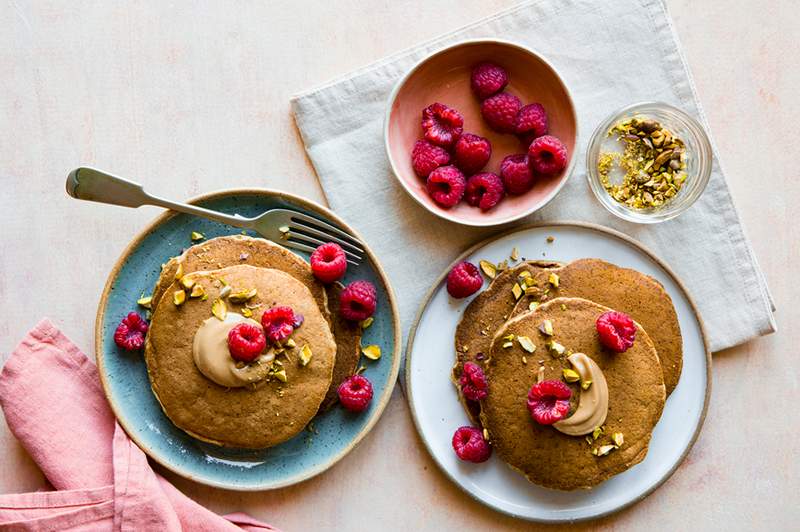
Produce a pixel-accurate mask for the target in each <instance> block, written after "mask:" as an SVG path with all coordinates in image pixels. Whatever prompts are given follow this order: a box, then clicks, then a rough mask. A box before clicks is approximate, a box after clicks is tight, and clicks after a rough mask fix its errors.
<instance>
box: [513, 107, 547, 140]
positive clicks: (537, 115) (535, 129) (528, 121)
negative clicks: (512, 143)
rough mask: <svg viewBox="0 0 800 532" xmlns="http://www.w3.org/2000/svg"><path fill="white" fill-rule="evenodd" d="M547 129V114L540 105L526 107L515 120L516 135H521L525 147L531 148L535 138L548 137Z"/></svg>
mask: <svg viewBox="0 0 800 532" xmlns="http://www.w3.org/2000/svg"><path fill="white" fill-rule="evenodd" d="M547 128H548V125H547V113H546V112H545V110H544V106H543V105H542V104H540V103H531V104H528V105H526V106H525V107H523V108H522V109H520V110H519V113H517V118H516V119H515V120H514V133H516V134H517V135H519V138H520V139H521V140H522V142H524V143H525V146H530V145H531V142H533V140H534V139H535V138H537V137H541V136H542V135H547Z"/></svg>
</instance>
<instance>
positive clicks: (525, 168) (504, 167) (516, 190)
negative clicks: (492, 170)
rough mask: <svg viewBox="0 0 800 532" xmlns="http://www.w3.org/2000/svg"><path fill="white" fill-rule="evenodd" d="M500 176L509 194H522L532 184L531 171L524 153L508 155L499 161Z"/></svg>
mask: <svg viewBox="0 0 800 532" xmlns="http://www.w3.org/2000/svg"><path fill="white" fill-rule="evenodd" d="M500 176H501V177H502V178H503V185H504V186H505V188H506V192H508V193H509V194H524V193H525V192H527V191H529V190H530V189H531V187H532V186H533V180H534V176H533V172H531V168H530V165H529V164H528V156H527V155H525V154H524V153H517V154H514V155H508V156H507V157H506V158H505V159H503V161H502V162H501V163H500Z"/></svg>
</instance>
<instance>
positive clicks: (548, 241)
mask: <svg viewBox="0 0 800 532" xmlns="http://www.w3.org/2000/svg"><path fill="white" fill-rule="evenodd" d="M545 240H546V241H547V243H548V244H552V243H553V242H555V241H556V237H554V236H548V237H547V238H546V239H545Z"/></svg>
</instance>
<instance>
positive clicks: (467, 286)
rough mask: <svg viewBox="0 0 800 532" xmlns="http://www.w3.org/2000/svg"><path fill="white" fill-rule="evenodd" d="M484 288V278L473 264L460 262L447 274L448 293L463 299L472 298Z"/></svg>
mask: <svg viewBox="0 0 800 532" xmlns="http://www.w3.org/2000/svg"><path fill="white" fill-rule="evenodd" d="M481 286H483V277H481V272H479V271H478V267H477V266H475V265H474V264H472V263H471V262H467V261H464V262H459V263H458V264H456V265H455V266H453V269H452V270H450V273H448V274H447V293H448V294H450V295H451V296H453V297H455V298H457V299H461V298H462V297H467V296H471V295H472V294H474V293H475V292H477V291H478V290H480V289H481Z"/></svg>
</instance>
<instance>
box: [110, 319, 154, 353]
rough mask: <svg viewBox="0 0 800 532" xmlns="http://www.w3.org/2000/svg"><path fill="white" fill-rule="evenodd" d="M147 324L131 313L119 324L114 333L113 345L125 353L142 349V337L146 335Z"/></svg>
mask: <svg viewBox="0 0 800 532" xmlns="http://www.w3.org/2000/svg"><path fill="white" fill-rule="evenodd" d="M148 328H149V327H148V325H147V322H146V321H144V318H142V317H141V316H139V314H137V313H136V312H131V313H130V314H128V315H127V316H125V317H124V318H122V321H121V322H119V325H117V330H116V331H114V343H115V344H117V345H118V346H119V347H121V348H122V349H124V350H125V351H138V350H139V349H141V348H142V347H144V335H145V334H147V329H148Z"/></svg>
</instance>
